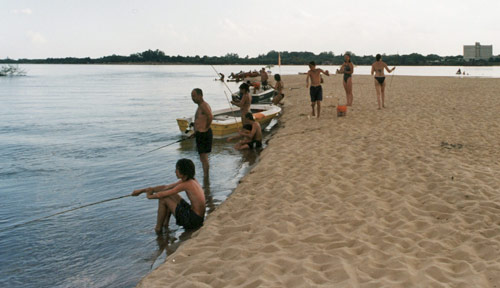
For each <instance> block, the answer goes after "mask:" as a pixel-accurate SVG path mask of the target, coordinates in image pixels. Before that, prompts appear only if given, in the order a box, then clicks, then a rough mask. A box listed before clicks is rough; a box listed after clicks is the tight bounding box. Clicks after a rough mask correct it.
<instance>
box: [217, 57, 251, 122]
mask: <svg viewBox="0 0 500 288" xmlns="http://www.w3.org/2000/svg"><path fill="white" fill-rule="evenodd" d="M210 66H211V67H212V69H214V71H215V74H217V75H219V72H218V71H217V69H215V67H214V65H210ZM222 83H224V85H226V88H227V90H229V92H230V93H231V95H233V91H231V88H229V86H228V85H227V84H226V82H222ZM224 95H226V100H227V104H228V105H229V109H230V110H231V114H233V118H234V123H235V124H236V126H238V119H237V118H236V115H235V114H234V111H233V105H232V104H231V101H230V100H229V97H228V96H227V93H226V91H224ZM241 125H243V123H241Z"/></svg>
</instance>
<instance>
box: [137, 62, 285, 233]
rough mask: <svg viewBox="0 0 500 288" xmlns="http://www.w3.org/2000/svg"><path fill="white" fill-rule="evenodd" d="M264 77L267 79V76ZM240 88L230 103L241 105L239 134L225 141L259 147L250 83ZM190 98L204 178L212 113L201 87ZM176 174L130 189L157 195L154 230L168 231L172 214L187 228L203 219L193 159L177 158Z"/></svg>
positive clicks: (241, 146)
mask: <svg viewBox="0 0 500 288" xmlns="http://www.w3.org/2000/svg"><path fill="white" fill-rule="evenodd" d="M264 73H265V71H264ZM266 74H267V73H266ZM276 76H278V79H281V78H279V75H278V74H277V75H275V79H276ZM261 80H262V79H261ZM264 80H266V82H267V78H265V79H264ZM278 82H281V81H278ZM266 85H267V83H266ZM276 86H278V87H281V89H279V90H278V91H282V87H283V83H281V84H276ZM239 88H240V94H242V98H241V100H236V101H235V100H233V101H232V104H233V105H236V106H238V107H240V113H241V124H242V129H241V130H240V131H239V132H238V135H236V136H233V137H229V138H228V139H227V141H228V142H229V141H233V140H239V141H238V143H236V145H235V146H234V147H235V149H237V150H244V149H253V148H261V147H262V128H261V126H260V124H259V122H257V121H255V119H254V116H253V114H252V112H251V111H250V104H251V103H252V98H251V96H250V86H249V85H248V84H247V83H243V84H241V85H240V87H239ZM191 99H192V100H193V102H194V103H195V104H197V105H198V108H197V110H196V113H195V118H194V131H195V133H194V137H195V139H196V140H195V141H196V149H197V151H198V154H199V156H200V161H201V163H202V166H203V173H204V178H205V179H207V178H208V175H209V167H210V166H209V161H208V154H209V153H211V152H212V142H213V133H212V129H211V128H210V125H211V124H212V120H213V114H212V109H211V108H210V105H209V104H208V103H207V102H206V101H205V100H204V99H203V91H202V90H201V89H199V88H195V89H193V91H191ZM175 175H176V177H177V178H178V179H179V181H177V182H175V183H172V184H168V185H161V186H156V187H148V188H143V189H138V190H134V191H133V192H132V196H139V195H140V194H142V193H146V195H147V196H146V197H147V198H148V199H158V213H157V220H156V226H155V232H156V233H157V234H161V233H163V232H164V231H167V229H168V226H169V221H170V217H171V216H172V214H173V215H174V217H175V219H176V223H177V225H179V226H183V227H184V228H185V229H188V230H189V229H197V228H199V227H201V226H202V225H203V222H204V218H205V193H204V191H203V188H202V187H201V185H200V184H199V183H198V181H197V180H196V178H195V165H194V163H193V161H191V160H189V159H180V160H179V161H177V163H176V166H175ZM183 191H185V192H186V195H187V197H188V199H189V201H190V202H191V203H188V202H187V201H185V200H184V199H182V198H181V197H180V196H179V193H180V192H183Z"/></svg>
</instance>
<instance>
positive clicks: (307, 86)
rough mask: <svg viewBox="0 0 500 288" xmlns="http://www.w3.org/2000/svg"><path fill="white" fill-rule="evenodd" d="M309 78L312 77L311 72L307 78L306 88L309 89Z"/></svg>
mask: <svg viewBox="0 0 500 288" xmlns="http://www.w3.org/2000/svg"><path fill="white" fill-rule="evenodd" d="M309 77H311V71H309V72H307V77H306V88H309Z"/></svg>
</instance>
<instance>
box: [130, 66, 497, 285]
mask: <svg viewBox="0 0 500 288" xmlns="http://www.w3.org/2000/svg"><path fill="white" fill-rule="evenodd" d="M305 70H307V68H306V67H304V71H305ZM396 73H397V70H396ZM353 77H354V78H353V85H354V86H353V87H354V107H353V109H351V110H348V112H347V116H346V117H340V118H337V116H336V112H335V109H336V108H335V106H336V105H337V98H340V101H341V103H344V102H345V93H344V90H343V87H342V83H341V81H342V80H341V76H338V75H336V76H330V77H324V79H325V83H324V85H323V89H324V90H323V95H324V99H323V100H324V101H323V103H322V108H323V109H322V113H321V118H320V119H315V118H310V117H309V115H310V113H311V107H310V102H309V92H308V89H306V87H305V76H303V75H297V76H284V77H283V78H284V79H283V80H284V82H285V85H286V90H285V105H284V114H283V116H282V117H281V120H280V128H279V129H278V131H277V132H276V133H275V135H274V136H273V137H272V139H271V141H270V142H269V146H268V147H267V148H266V149H265V150H264V151H263V152H262V154H261V158H260V162H259V163H258V164H257V165H256V167H255V168H254V169H253V170H252V171H251V172H250V173H249V174H248V175H247V176H246V177H244V178H243V179H242V181H241V183H240V185H239V186H238V188H237V189H236V190H235V191H234V192H233V194H232V195H231V196H230V197H229V199H228V200H226V201H225V202H224V203H223V204H222V205H221V206H220V207H219V208H218V209H216V211H214V212H213V213H212V214H211V215H210V216H209V217H208V218H207V220H206V222H205V225H204V227H202V228H201V229H200V230H199V231H197V232H196V233H195V234H194V235H193V237H192V238H191V239H190V240H188V241H186V242H185V243H183V244H182V245H181V246H180V247H179V248H178V249H177V251H176V252H175V253H173V254H172V255H170V256H169V257H168V258H167V260H166V263H164V264H162V265H161V266H160V267H159V268H158V269H156V270H155V271H153V272H152V273H151V274H149V275H148V276H146V277H145V278H144V279H143V280H142V281H141V282H140V283H139V284H138V287H464V288H465V287H500V146H499V143H500V94H499V90H498V88H499V87H500V79H479V78H451V77H404V76H397V75H396V76H395V77H394V78H393V79H392V78H391V77H390V76H389V77H388V78H387V91H386V94H387V96H386V97H387V100H386V105H387V108H386V109H384V110H380V111H379V110H377V102H376V96H375V89H374V85H373V79H372V78H371V77H369V76H357V75H354V76H353ZM391 82H392V83H391ZM292 87H293V88H294V89H292V90H291V89H290V88H292ZM212 169H217V167H212Z"/></svg>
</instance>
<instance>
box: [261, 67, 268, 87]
mask: <svg viewBox="0 0 500 288" xmlns="http://www.w3.org/2000/svg"><path fill="white" fill-rule="evenodd" d="M268 79H269V76H268V75H267V72H266V69H265V68H262V69H260V83H261V85H262V89H264V87H266V86H267V80H268Z"/></svg>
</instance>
